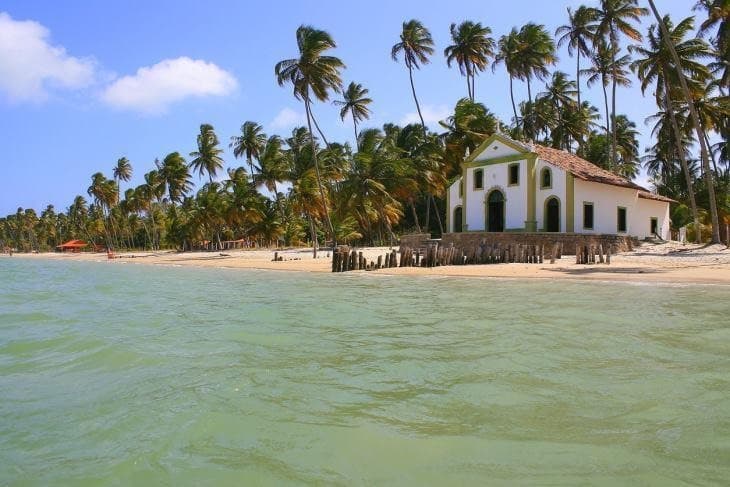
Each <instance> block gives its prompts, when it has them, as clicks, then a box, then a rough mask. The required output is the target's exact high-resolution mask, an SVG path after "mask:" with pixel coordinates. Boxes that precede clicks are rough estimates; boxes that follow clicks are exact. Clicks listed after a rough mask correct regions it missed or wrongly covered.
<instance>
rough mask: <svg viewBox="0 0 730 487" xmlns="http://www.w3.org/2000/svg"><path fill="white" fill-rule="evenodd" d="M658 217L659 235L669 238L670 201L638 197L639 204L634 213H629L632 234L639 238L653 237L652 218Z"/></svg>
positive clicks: (665, 238)
mask: <svg viewBox="0 0 730 487" xmlns="http://www.w3.org/2000/svg"><path fill="white" fill-rule="evenodd" d="M652 217H653V218H656V219H657V226H658V230H657V232H658V233H659V236H660V237H661V238H663V239H664V240H669V237H670V232H669V227H670V225H671V223H670V220H669V203H665V202H664V201H656V200H648V199H645V198H638V199H637V206H636V209H635V210H634V212H633V215H629V218H630V219H631V235H636V236H637V237H639V238H645V237H651V236H653V235H651V233H650V232H651V218H652Z"/></svg>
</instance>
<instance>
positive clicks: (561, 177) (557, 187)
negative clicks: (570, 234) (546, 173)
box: [535, 159, 568, 232]
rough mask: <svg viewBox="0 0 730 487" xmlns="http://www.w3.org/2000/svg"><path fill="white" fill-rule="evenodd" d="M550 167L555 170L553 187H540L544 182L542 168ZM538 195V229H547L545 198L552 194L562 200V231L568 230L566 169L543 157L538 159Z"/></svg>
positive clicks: (536, 201) (536, 200)
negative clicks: (546, 160)
mask: <svg viewBox="0 0 730 487" xmlns="http://www.w3.org/2000/svg"><path fill="white" fill-rule="evenodd" d="M544 167H548V168H550V169H551V170H552V172H553V181H552V183H553V184H552V189H540V185H541V184H542V174H541V173H542V169H543V168H544ZM536 188H537V197H536V198H535V205H536V208H535V210H536V217H537V229H538V231H539V230H544V229H545V200H547V199H548V198H550V197H551V196H557V197H558V199H559V200H560V231H561V232H565V231H566V228H567V226H566V223H565V222H566V215H567V211H568V210H567V208H566V206H565V171H564V170H562V169H561V168H559V167H555V166H553V165H552V164H549V163H547V162H545V161H543V160H542V159H538V160H537V185H536Z"/></svg>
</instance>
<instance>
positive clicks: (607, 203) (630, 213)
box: [575, 178, 639, 235]
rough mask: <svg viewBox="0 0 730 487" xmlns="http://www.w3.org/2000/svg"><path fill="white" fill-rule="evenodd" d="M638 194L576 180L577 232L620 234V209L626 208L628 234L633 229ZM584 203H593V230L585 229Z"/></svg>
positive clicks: (627, 189) (631, 190) (632, 232)
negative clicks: (618, 227)
mask: <svg viewBox="0 0 730 487" xmlns="http://www.w3.org/2000/svg"><path fill="white" fill-rule="evenodd" d="M638 199H639V198H638V193H637V191H636V190H635V189H631V188H623V187H620V186H612V185H609V184H601V183H593V182H589V181H582V180H580V179H577V178H576V179H575V231H576V232H577V233H618V231H617V222H618V207H619V206H623V207H624V208H626V233H621V235H637V233H636V230H635V229H634V228H633V226H632V223H633V222H634V213H636V208H637V200H638ZM583 202H592V203H593V230H587V229H584V228H583Z"/></svg>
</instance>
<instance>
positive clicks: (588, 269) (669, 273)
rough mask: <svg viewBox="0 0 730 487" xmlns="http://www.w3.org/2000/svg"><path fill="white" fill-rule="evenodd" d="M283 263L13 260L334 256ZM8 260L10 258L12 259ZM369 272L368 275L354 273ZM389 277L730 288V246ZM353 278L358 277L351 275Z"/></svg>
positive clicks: (370, 252)
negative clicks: (607, 259)
mask: <svg viewBox="0 0 730 487" xmlns="http://www.w3.org/2000/svg"><path fill="white" fill-rule="evenodd" d="M360 250H362V251H363V254H364V255H365V256H366V257H367V258H368V259H369V260H370V259H375V258H377V256H378V255H384V254H385V253H386V252H387V251H389V248H387V247H380V248H363V249H360ZM278 252H279V255H280V256H283V258H284V260H283V261H277V262H274V261H273V256H274V251H273V250H234V251H226V252H222V253H221V252H185V253H179V252H174V251H160V252H127V253H119V254H116V255H115V258H114V259H108V258H107V256H106V254H100V253H78V254H68V253H67V254H61V253H40V254H15V255H14V256H13V257H12V258H31V259H68V260H71V259H72V260H84V261H98V262H106V263H108V264H110V265H123V264H142V265H169V266H193V267H212V268H225V269H267V270H282V271H301V272H330V270H331V264H330V261H331V260H330V254H329V252H328V251H327V250H320V251H319V252H318V258H317V259H313V258H312V251H311V249H306V248H297V249H285V250H278ZM2 257H4V258H8V257H9V256H8V255H7V254H3V255H2ZM354 272H360V273H363V272H366V271H354ZM368 273H369V274H383V275H412V276H455V277H456V276H458V277H493V278H513V279H525V278H530V279H534V278H536V279H586V280H603V281H627V282H657V283H659V282H661V283H697V284H730V249H728V248H726V247H725V246H724V245H711V246H698V245H693V244H686V245H682V244H679V243H677V242H668V243H662V244H651V243H645V244H643V245H642V246H641V247H639V248H637V249H636V250H634V251H633V252H624V253H620V254H618V255H616V256H614V257H613V258H612V261H611V264H610V265H605V264H595V265H579V264H575V257H574V256H564V257H563V258H562V259H559V260H557V261H556V262H555V264H549V263H544V264H493V265H471V266H443V267H435V268H422V267H406V268H393V269H381V270H378V271H372V272H368ZM350 274H352V273H350Z"/></svg>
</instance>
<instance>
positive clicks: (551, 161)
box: [447, 134, 673, 240]
mask: <svg viewBox="0 0 730 487" xmlns="http://www.w3.org/2000/svg"><path fill="white" fill-rule="evenodd" d="M672 201H673V200H671V199H669V198H665V197H663V196H660V195H657V194H653V193H651V192H649V191H648V190H646V189H645V188H642V187H641V186H639V185H637V184H635V183H633V182H631V181H629V180H628V179H626V178H623V177H621V176H617V175H615V174H613V173H611V172H609V171H606V170H605V169H602V168H600V167H598V166H596V165H595V164H592V163H590V162H588V161H586V160H585V159H582V158H580V157H578V156H576V155H574V154H570V153H569V152H566V151H562V150H558V149H553V148H550V147H545V146H542V145H539V144H525V143H521V142H517V141H515V140H512V139H510V138H509V137H506V136H505V135H502V134H495V135H492V136H491V137H489V138H488V139H487V140H486V141H484V142H483V143H482V144H481V145H480V146H479V147H478V148H477V149H476V150H475V151H474V152H473V153H472V154H471V155H470V156H469V157H468V158H467V159H466V160H465V161H464V162H463V163H462V176H461V178H459V179H458V180H457V181H455V182H454V183H453V184H452V185H451V186H450V187H449V190H448V193H447V207H448V212H447V227H448V230H447V231H448V232H467V231H468V232H472V231H480V232H484V231H486V232H512V231H516V232H519V231H522V232H563V233H582V234H617V235H630V236H636V237H639V238H645V237H651V236H658V237H660V238H662V239H665V240H668V239H669V230H670V228H669V226H670V220H669V203H671V202H672Z"/></svg>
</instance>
